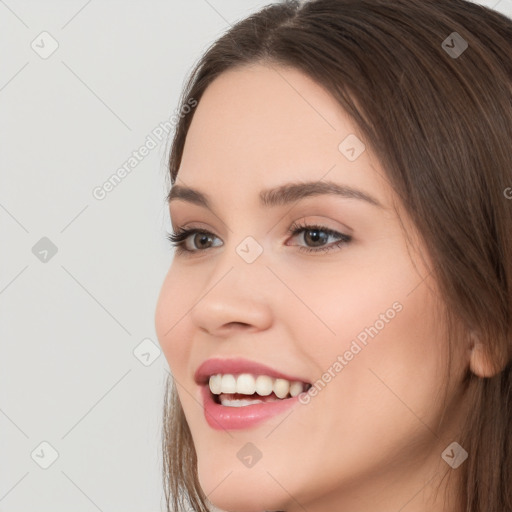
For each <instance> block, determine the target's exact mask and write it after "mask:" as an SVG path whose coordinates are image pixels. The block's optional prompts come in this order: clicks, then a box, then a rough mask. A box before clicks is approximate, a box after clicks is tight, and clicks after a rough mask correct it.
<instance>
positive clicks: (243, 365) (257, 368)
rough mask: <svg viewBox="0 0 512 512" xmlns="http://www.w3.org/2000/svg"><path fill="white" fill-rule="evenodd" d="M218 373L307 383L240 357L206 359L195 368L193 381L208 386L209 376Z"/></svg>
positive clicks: (300, 378) (299, 378)
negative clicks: (250, 374) (248, 374)
mask: <svg viewBox="0 0 512 512" xmlns="http://www.w3.org/2000/svg"><path fill="white" fill-rule="evenodd" d="M219 373H230V374H232V375H240V374H241V373H252V374H253V375H268V376H269V377H273V378H275V379H286V380H289V381H290V382H293V381H299V382H305V383H308V381H307V380H305V379H303V378H302V377H297V376H293V375H286V374H285V373H281V372H279V371H277V370H274V369H273V368H270V367H269V366H266V365H264V364H261V363H257V362H256V361H250V360H248V359H243V358H240V357H239V358H235V359H220V358H211V359H207V360H206V361H204V362H203V363H202V364H201V365H200V366H199V368H197V370H196V372H195V374H194V380H195V381H196V383H197V384H200V385H201V384H208V380H209V378H210V376H211V375H217V374H219Z"/></svg>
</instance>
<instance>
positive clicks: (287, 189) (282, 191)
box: [167, 181, 384, 209]
mask: <svg viewBox="0 0 512 512" xmlns="http://www.w3.org/2000/svg"><path fill="white" fill-rule="evenodd" d="M319 195H336V196H341V197H344V198H348V199H359V200H361V201H366V202H367V203H369V204H371V205H373V206H376V207H378V208H384V206H383V205H382V204H381V203H380V202H379V201H378V200H377V199H376V198H375V197H373V196H371V195H370V194H368V193H366V192H363V191H362V190H358V189H356V188H352V187H349V186H347V185H340V184H338V183H334V182H332V181H308V182H305V183H304V182H300V183H286V184H284V185H281V186H279V187H275V188H271V189H266V190H262V191H261V192H260V194H259V199H260V204H261V205H262V206H268V207H272V206H281V205H286V204H289V203H292V202H295V201H299V200H300V199H304V198H306V197H312V196H319ZM178 199H181V200H182V201H187V202H189V203H192V204H196V205H198V206H203V207H205V208H208V209H210V208H211V203H212V202H211V199H210V197H209V196H208V195H207V194H205V193H204V192H200V191H199V190H196V189H194V188H191V187H186V186H183V185H174V186H172V187H171V190H170V191H169V193H168V194H167V202H168V203H171V202H172V201H176V200H178Z"/></svg>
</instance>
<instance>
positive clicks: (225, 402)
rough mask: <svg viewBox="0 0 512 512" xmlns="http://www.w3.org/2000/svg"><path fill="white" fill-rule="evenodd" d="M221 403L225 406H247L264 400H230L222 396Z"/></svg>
mask: <svg viewBox="0 0 512 512" xmlns="http://www.w3.org/2000/svg"><path fill="white" fill-rule="evenodd" d="M220 403H221V404H222V405H223V406H225V407H245V406H246V405H254V404H262V403H263V400H237V399H234V400H230V399H229V398H225V397H224V396H221V397H220Z"/></svg>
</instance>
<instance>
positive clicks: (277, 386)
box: [274, 379, 290, 398]
mask: <svg viewBox="0 0 512 512" xmlns="http://www.w3.org/2000/svg"><path fill="white" fill-rule="evenodd" d="M288 391H290V382H289V381H287V380H284V379H276V380H275V381H274V393H275V394H276V396H277V397H278V398H284V397H285V396H286V395H287V394H288Z"/></svg>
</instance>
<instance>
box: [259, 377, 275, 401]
mask: <svg viewBox="0 0 512 512" xmlns="http://www.w3.org/2000/svg"><path fill="white" fill-rule="evenodd" d="M273 385H274V382H273V380H272V379H271V378H270V377H268V376H267V375H258V377H257V378H256V393H258V395H260V396H268V395H270V393H272V389H273Z"/></svg>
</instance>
